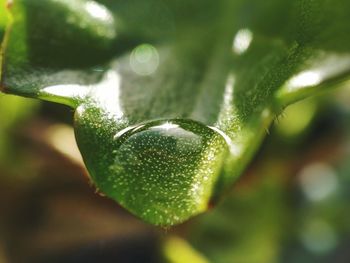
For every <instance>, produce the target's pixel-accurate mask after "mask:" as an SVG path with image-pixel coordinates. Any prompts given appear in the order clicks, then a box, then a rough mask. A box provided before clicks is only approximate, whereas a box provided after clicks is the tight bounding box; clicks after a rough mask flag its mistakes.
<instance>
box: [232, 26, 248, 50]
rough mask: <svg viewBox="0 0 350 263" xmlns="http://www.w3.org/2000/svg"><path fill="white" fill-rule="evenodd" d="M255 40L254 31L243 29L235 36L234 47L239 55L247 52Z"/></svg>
mask: <svg viewBox="0 0 350 263" xmlns="http://www.w3.org/2000/svg"><path fill="white" fill-rule="evenodd" d="M252 40H253V33H252V31H250V30H249V29H246V28H245V29H241V30H239V31H238V32H237V34H236V35H235V37H234V38H233V44H232V49H233V52H234V53H236V54H237V55H241V54H243V53H244V52H246V51H247V50H248V48H249V46H250V44H251V42H252Z"/></svg>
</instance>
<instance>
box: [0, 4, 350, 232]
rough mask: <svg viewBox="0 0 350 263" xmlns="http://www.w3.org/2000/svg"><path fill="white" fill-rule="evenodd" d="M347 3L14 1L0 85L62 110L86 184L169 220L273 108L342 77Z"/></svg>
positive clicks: (238, 158) (347, 62)
mask: <svg viewBox="0 0 350 263" xmlns="http://www.w3.org/2000/svg"><path fill="white" fill-rule="evenodd" d="M103 3H104V4H105V5H102V4H103ZM349 8H350V3H348V1H346V0H333V1H332V2H331V1H330V0H320V1H317V2H315V1H311V0H297V1H287V0H285V1H280V0H267V1H257V0H248V1H243V0H234V1H232V0H219V1H215V2H214V1H209V0H204V1H203V0H201V1H199V0H190V1H182V0H181V1H170V0H169V1H159V0H147V1H135V0H133V1H122V0H118V1H113V2H112V1H101V2H100V3H97V2H94V1H84V0H75V1H68V0H46V1H39V0H16V1H15V3H14V5H13V7H12V14H13V24H12V26H11V27H10V28H9V29H8V31H7V32H8V33H9V35H8V36H9V37H8V42H7V46H6V52H5V58H4V59H5V60H4V70H3V72H4V74H3V76H2V79H1V86H2V87H3V90H4V91H6V92H9V93H14V94H18V95H24V96H29V97H37V98H41V99H46V100H51V101H55V102H59V103H64V104H67V105H70V106H72V107H74V108H75V109H76V113H75V128H76V137H77V141H78V144H79V147H80V149H81V151H82V154H83V157H84V160H85V163H86V165H87V167H88V169H89V171H90V175H91V178H92V180H93V182H94V183H95V184H96V186H97V187H98V189H99V190H100V191H101V192H103V193H105V194H106V195H107V196H109V197H111V198H113V199H114V200H117V201H118V202H119V203H121V204H122V205H123V206H124V207H126V208H127V209H129V210H130V211H131V212H132V213H134V214H136V215H138V216H140V217H141V218H143V219H144V220H146V221H148V222H151V223H154V224H157V225H172V224H176V223H180V222H183V221H184V220H186V219H188V218H190V217H192V216H193V215H196V214H198V213H201V212H203V211H205V210H206V209H207V207H208V206H209V203H211V202H213V201H215V200H216V199H217V197H218V196H219V194H220V193H222V192H223V191H224V190H225V189H226V188H227V187H228V186H229V185H231V184H232V182H233V181H234V180H235V179H236V178H237V177H238V176H239V175H240V174H241V172H242V170H243V169H244V168H245V166H246V165H247V163H248V161H249V160H250V158H251V156H252V154H253V153H254V152H255V150H256V148H257V147H258V146H259V144H260V142H261V140H262V139H263V137H264V136H265V133H266V132H265V131H266V129H268V127H269V125H270V123H271V122H272V120H273V119H274V118H275V116H276V115H278V114H280V112H281V111H282V109H283V108H284V107H286V106H287V105H289V104H290V103H292V102H295V101H298V100H300V99H303V98H305V97H308V96H310V95H312V94H314V93H316V92H318V91H322V90H323V89H324V88H326V87H331V86H335V85H336V84H338V83H339V82H340V81H342V80H344V79H347V78H348V75H349V72H350V27H349V26H348V24H349V23H348V22H349V19H348V12H347V10H349Z"/></svg>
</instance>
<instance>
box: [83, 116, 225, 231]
mask: <svg viewBox="0 0 350 263" xmlns="http://www.w3.org/2000/svg"><path fill="white" fill-rule="evenodd" d="M81 135H82V133H79V132H77V139H78V143H79V142H85V143H91V142H93V140H91V138H89V139H87V138H83V137H84V136H81ZM108 136H109V138H107V139H106V138H105V140H104V141H103V142H102V143H103V144H104V145H97V146H95V151H96V152H95V153H87V154H89V156H90V158H85V161H86V163H87V167H88V169H89V170H90V173H91V175H92V176H91V177H92V179H93V180H94V182H95V183H96V185H97V186H98V187H99V188H100V189H101V191H103V192H104V193H105V194H106V195H107V196H109V197H111V198H112V199H114V200H116V201H118V202H119V203H120V204H121V205H123V206H124V207H125V208H127V209H128V210H130V211H131V212H132V213H134V214H136V215H138V216H140V217H142V218H143V219H144V220H146V221H148V222H151V223H153V224H157V225H163V226H165V225H173V224H176V223H180V222H183V221H185V220H186V219H188V218H190V217H192V216H194V215H196V214H198V213H200V212H203V211H205V210H207V207H208V203H209V200H210V198H211V197H212V193H213V191H214V190H213V189H214V188H215V184H216V182H217V180H218V178H219V176H220V175H221V173H222V166H223V160H224V155H226V154H228V153H229V152H230V149H229V147H228V145H227V142H226V140H225V138H223V136H222V134H220V133H218V132H217V131H215V130H214V129H212V128H210V127H208V126H206V125H204V124H202V123H199V122H196V121H193V120H184V119H172V120H158V121H151V122H147V123H141V124H139V125H135V126H132V127H131V128H130V127H129V128H125V129H124V130H122V131H120V130H116V131H115V132H114V134H109V135H108ZM96 142H99V143H100V144H101V142H100V141H98V140H96ZM79 144H81V143H79ZM80 148H81V149H82V150H84V149H87V150H89V148H91V146H90V147H84V145H80ZM100 150H101V151H104V153H99V151H100ZM83 154H84V153H83ZM101 159H102V160H101ZM107 178H111V180H107ZM115 186H117V187H115Z"/></svg>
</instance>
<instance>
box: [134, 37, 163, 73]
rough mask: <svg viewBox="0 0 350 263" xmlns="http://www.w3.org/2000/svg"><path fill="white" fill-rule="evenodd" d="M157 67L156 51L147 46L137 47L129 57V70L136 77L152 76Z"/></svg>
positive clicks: (157, 56)
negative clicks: (136, 75)
mask: <svg viewBox="0 0 350 263" xmlns="http://www.w3.org/2000/svg"><path fill="white" fill-rule="evenodd" d="M158 65H159V54H158V51H157V49H156V48H155V47H154V46H152V45H149V44H142V45H139V46H137V47H136V48H135V49H134V50H133V51H132V52H131V55H130V66H131V69H132V70H133V71H134V72H135V73H136V74H138V75H141V76H147V75H151V74H153V73H154V72H155V71H156V70H157V68H158Z"/></svg>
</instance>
